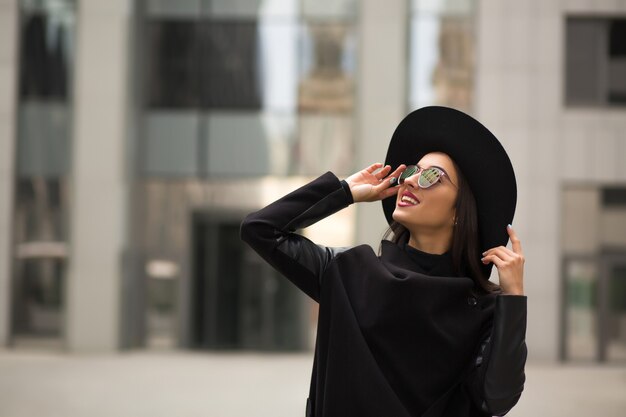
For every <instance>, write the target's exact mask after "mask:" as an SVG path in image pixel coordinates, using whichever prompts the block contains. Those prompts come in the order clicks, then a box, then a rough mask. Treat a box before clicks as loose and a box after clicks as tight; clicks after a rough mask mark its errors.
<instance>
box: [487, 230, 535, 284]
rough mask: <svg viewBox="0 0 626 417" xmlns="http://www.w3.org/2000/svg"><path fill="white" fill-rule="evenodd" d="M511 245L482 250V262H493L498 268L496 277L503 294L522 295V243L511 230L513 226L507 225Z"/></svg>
mask: <svg viewBox="0 0 626 417" xmlns="http://www.w3.org/2000/svg"><path fill="white" fill-rule="evenodd" d="M507 232H509V239H510V240H511V247H512V248H513V250H511V249H508V248H507V247H506V246H496V247H494V248H491V249H488V250H486V251H485V252H483V255H484V258H482V262H483V263H485V264H486V263H489V262H493V264H494V265H495V266H496V268H498V279H499V281H500V288H502V293H503V294H508V295H524V261H525V259H524V253H523V252H522V243H521V242H520V240H519V239H518V237H517V234H516V233H515V231H514V230H513V226H510V225H509V226H507Z"/></svg>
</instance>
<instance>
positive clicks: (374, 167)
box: [365, 162, 383, 174]
mask: <svg viewBox="0 0 626 417" xmlns="http://www.w3.org/2000/svg"><path fill="white" fill-rule="evenodd" d="M382 165H383V164H381V163H380V162H376V163H374V164H372V165H370V166H368V167H367V168H365V171H367V172H368V173H370V174H371V173H372V172H374V171H376V170H377V169H378V168H380V167H381V166H382Z"/></svg>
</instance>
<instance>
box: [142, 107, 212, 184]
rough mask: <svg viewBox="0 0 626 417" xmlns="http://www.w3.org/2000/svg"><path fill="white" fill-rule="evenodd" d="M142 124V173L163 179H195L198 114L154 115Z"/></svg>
mask: <svg viewBox="0 0 626 417" xmlns="http://www.w3.org/2000/svg"><path fill="white" fill-rule="evenodd" d="M145 121H146V123H145V124H146V129H145V144H144V151H145V154H144V155H143V157H144V158H145V159H144V164H145V167H144V169H145V172H146V173H148V174H153V175H164V176H190V175H197V173H198V156H197V154H198V134H199V131H200V115H199V114H198V112H183V111H165V110H163V111H158V112H157V111H153V112H150V113H149V114H148V115H147V116H146V118H145Z"/></svg>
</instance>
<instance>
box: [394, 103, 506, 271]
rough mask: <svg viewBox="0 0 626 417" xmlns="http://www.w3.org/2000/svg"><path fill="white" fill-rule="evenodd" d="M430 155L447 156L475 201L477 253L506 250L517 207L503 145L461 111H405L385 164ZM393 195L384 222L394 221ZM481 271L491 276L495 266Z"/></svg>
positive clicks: (437, 108) (432, 108) (431, 108)
mask: <svg viewBox="0 0 626 417" xmlns="http://www.w3.org/2000/svg"><path fill="white" fill-rule="evenodd" d="M430 152H443V153H446V154H447V155H448V156H449V157H450V158H452V159H453V160H454V162H455V163H456V164H457V165H458V166H459V168H460V169H461V171H462V174H463V176H464V177H465V178H466V179H467V182H468V183H469V186H470V188H471V190H472V193H473V194H474V197H475V199H476V206H477V207H476V208H477V211H478V231H479V236H480V245H481V252H484V251H486V250H487V249H490V248H492V247H495V246H500V245H502V246H506V244H507V243H508V240H509V235H508V232H507V230H506V226H507V224H512V222H513V215H514V214H515V205H516V203H517V183H516V181H515V173H514V172H513V165H512V164H511V160H510V159H509V156H508V155H507V153H506V151H505V150H504V148H503V147H502V144H500V142H499V141H498V139H497V138H496V137H495V136H494V135H493V133H491V132H490V131H489V130H488V129H487V128H486V127H485V126H483V125H482V124H481V123H480V122H479V121H478V120H476V119H474V118H473V117H471V116H469V115H468V114H466V113H463V112H462V111H459V110H456V109H453V108H450V107H443V106H428V107H422V108H420V109H417V110H415V111H413V112H411V113H409V114H408V115H407V116H406V117H405V118H404V119H403V120H402V121H401V122H400V124H398V126H397V127H396V130H395V131H394V133H393V136H392V137H391V142H390V143H389V148H388V150H387V157H386V158H385V165H391V169H392V171H393V170H394V169H396V168H397V167H398V165H400V164H405V165H414V164H416V163H417V162H418V161H419V160H420V159H421V158H422V157H423V156H424V155H426V154H427V153H430ZM396 198H397V196H396V195H393V196H391V197H389V198H386V199H384V200H382V204H383V210H384V212H385V217H386V218H387V222H388V223H389V224H391V223H392V222H393V217H392V214H393V211H394V210H395V207H396ZM479 262H480V259H479ZM481 267H482V269H483V271H484V272H485V274H486V275H485V276H486V277H487V278H489V276H490V274H491V270H492V267H493V263H492V262H490V263H488V264H487V265H482V264H481Z"/></svg>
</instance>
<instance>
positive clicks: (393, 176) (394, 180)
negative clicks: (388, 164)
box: [385, 164, 406, 186]
mask: <svg viewBox="0 0 626 417" xmlns="http://www.w3.org/2000/svg"><path fill="white" fill-rule="evenodd" d="M405 168H406V165H404V164H400V165H399V166H398V167H397V168H396V170H395V171H393V172H392V173H390V174H389V176H388V178H385V179H386V180H388V181H385V183H387V184H389V185H392V186H396V185H399V184H398V178H399V177H400V174H402V171H404V169H405Z"/></svg>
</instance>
